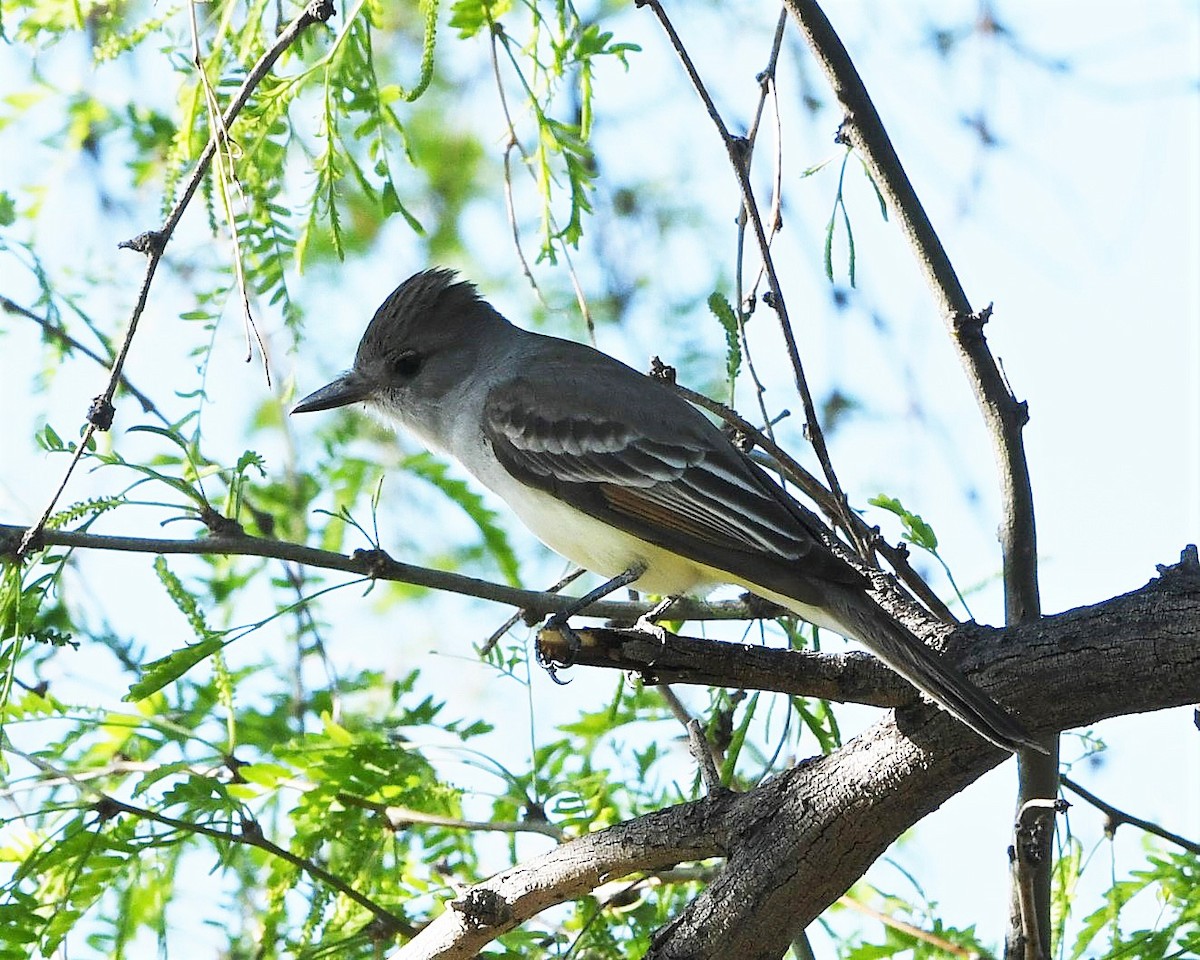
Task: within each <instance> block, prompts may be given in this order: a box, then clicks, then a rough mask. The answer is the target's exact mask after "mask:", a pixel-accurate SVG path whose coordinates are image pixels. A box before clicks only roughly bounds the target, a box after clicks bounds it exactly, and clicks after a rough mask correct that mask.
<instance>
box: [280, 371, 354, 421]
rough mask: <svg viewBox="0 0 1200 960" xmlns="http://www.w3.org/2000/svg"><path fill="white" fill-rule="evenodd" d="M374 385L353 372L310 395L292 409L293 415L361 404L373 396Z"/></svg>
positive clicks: (343, 375)
mask: <svg viewBox="0 0 1200 960" xmlns="http://www.w3.org/2000/svg"><path fill="white" fill-rule="evenodd" d="M373 388H374V385H373V384H372V383H371V381H370V380H368V379H367V378H366V377H364V376H363V375H362V374H361V373H358V372H357V371H355V370H351V371H350V372H349V373H344V374H342V375H341V376H340V377H338V378H337V379H336V380H334V381H333V383H327V384H325V386H323V387H322V388H321V389H320V390H317V391H315V392H313V393H310V394H309V395H308V396H307V397H305V398H304V399H303V400H301V401H300V402H299V403H298V404H296V405H295V406H294V407H292V413H314V412H316V411H317V410H332V409H334V408H335V407H344V406H347V405H348V404H351V403H359V402H360V401H363V400H366V399H367V398H369V397H370V396H371V393H372V391H373Z"/></svg>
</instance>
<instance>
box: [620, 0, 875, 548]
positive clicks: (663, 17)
mask: <svg viewBox="0 0 1200 960" xmlns="http://www.w3.org/2000/svg"><path fill="white" fill-rule="evenodd" d="M635 2H636V3H637V6H639V7H649V8H650V9H651V10H653V11H654V15H655V16H656V17H658V21H659V23H661V24H662V27H663V30H665V31H666V33H667V37H668V38H669V39H670V41H671V46H672V48H673V49H674V50H675V53H676V54H677V55H678V57H679V60H680V63H682V64H683V68H684V70H686V71H687V75H688V77H689V79H690V80H691V82H692V86H693V87H695V89H696V92H697V93H698V94H699V95H700V99H701V100H703V101H704V106H705V109H706V110H707V111H708V115H709V117H710V118H711V119H712V122H713V125H714V126H715V127H716V128H717V133H719V134H720V136H721V142H722V143H723V144H724V146H725V152H726V153H727V154H728V155H729V162H730V164H731V165H732V166H733V170H734V174H735V175H736V176H737V181H738V186H739V188H740V189H741V193H742V203H743V204H744V205H745V208H746V213H747V215H748V216H749V217H750V224H751V226H752V227H753V228H754V238H755V240H756V241H757V242H758V249H759V253H760V254H761V255H762V260H763V266H764V267H765V268H766V271H767V285H768V286H769V287H770V291H771V302H770V304H769V305H770V306H771V308H772V309H773V310H774V311H775V313H776V315H777V316H778V317H779V327H780V330H781V331H782V332H783V340H784V344H785V345H786V347H787V355H788V360H789V362H790V363H791V365H792V374H793V378H794V381H795V384H796V392H797V393H798V394H799V395H800V402H801V405H802V406H803V407H804V421H805V427H806V429H807V435H808V440H809V442H810V443H811V444H812V447H813V451H814V452H815V453H816V455H817V460H818V461H819V462H820V464H821V470H822V472H823V473H824V474H825V481H826V483H827V484H828V485H829V489H830V491H831V492H832V493H833V496H834V498H835V500H836V501H837V503H838V512H837V516H838V518H839V520H840V524H841V526H842V527H843V528H844V529H845V530H846V534H847V536H849V537H850V540H851V542H852V543H855V544H856V545H858V546H859V552H860V554H862V555H863V556H865V555H866V554H865V551H864V550H862V548H861V544H859V541H858V538H857V537H856V536H855V533H854V527H853V524H852V523H851V522H850V520H849V514H850V508H849V505H848V504H847V502H846V495H845V493H844V492H843V491H842V487H841V484H840V483H839V482H838V478H837V474H836V473H835V472H834V469H833V462H832V461H831V460H830V457H829V448H828V447H827V446H826V444H825V435H824V433H823V432H822V430H821V424H820V420H819V418H818V417H817V408H816V404H815V403H814V402H813V397H812V391H811V390H809V387H808V378H807V377H806V376H805V375H804V365H803V364H802V363H801V362H800V351H799V349H798V348H797V346H796V337H795V334H794V333H793V332H792V322H791V320H790V319H789V318H788V312H787V305H786V304H785V302H784V299H783V289H782V287H781V285H780V283H779V276H778V274H777V273H776V272H775V261H774V258H773V257H772V256H771V243H770V240H769V239H768V237H767V231H766V228H765V227H764V226H763V221H762V215H761V214H760V213H759V210H758V202H757V201H756V200H755V199H754V188H753V187H752V185H751V183H750V172H749V170H748V169H747V164H746V162H745V151H744V146H743V143H744V141H743V139H742V138H740V137H735V136H733V135H732V134H731V133H730V132H729V128H728V127H726V126H725V121H724V120H722V119H721V114H720V112H719V111H718V110H717V106H716V104H715V103H713V99H712V97H711V96H710V95H709V93H708V89H707V88H706V87H705V85H704V81H703V80H701V79H700V74H699V73H698V72H697V71H696V66H695V64H694V63H692V58H691V56H690V55H689V54H688V52H687V49H686V48H685V47H684V45H683V41H682V40H681V39H680V38H679V34H678V33H677V32H676V31H675V26H674V24H672V23H671V19H670V17H668V16H667V13H666V11H665V10H664V9H663V7H662V4H661V3H660V2H659V0H635ZM740 308H741V305H740V304H739V309H740Z"/></svg>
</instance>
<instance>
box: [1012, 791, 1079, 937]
mask: <svg viewBox="0 0 1200 960" xmlns="http://www.w3.org/2000/svg"><path fill="white" fill-rule="evenodd" d="M1067 806H1068V805H1067V802H1066V801H1065V800H1047V799H1044V798H1040V797H1039V798H1036V799H1033V800H1029V801H1026V802H1025V803H1024V804H1022V805H1021V810H1020V812H1019V813H1018V814H1017V823H1016V827H1015V829H1014V831H1013V845H1012V846H1011V847H1009V848H1008V858H1009V862H1010V863H1011V864H1012V873H1013V889H1014V890H1015V891H1016V895H1017V900H1018V903H1019V905H1020V913H1021V932H1020V935H1019V949H1020V951H1021V955H1022V956H1023V957H1024V960H1046V957H1048V956H1049V953H1048V951H1046V950H1045V949H1044V948H1043V946H1042V944H1043V943H1044V942H1046V940H1047V939H1048V938H1049V931H1046V930H1044V929H1043V926H1042V925H1043V923H1044V922H1045V919H1044V918H1043V917H1042V915H1041V911H1040V910H1039V909H1038V904H1037V873H1038V871H1039V870H1040V869H1041V867H1042V863H1043V860H1045V859H1046V849H1047V847H1048V843H1047V839H1046V837H1047V834H1048V835H1049V836H1050V837H1053V836H1054V815H1055V814H1056V813H1062V812H1063V811H1064V810H1066V809H1067ZM1014 946H1016V945H1014V944H1010V950H1011V949H1012V948H1013V947H1014Z"/></svg>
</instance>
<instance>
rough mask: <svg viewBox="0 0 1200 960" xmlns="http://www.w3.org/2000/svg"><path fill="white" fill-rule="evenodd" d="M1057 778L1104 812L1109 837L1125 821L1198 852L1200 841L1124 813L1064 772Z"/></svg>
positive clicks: (1199, 850) (1192, 851)
mask: <svg viewBox="0 0 1200 960" xmlns="http://www.w3.org/2000/svg"><path fill="white" fill-rule="evenodd" d="M1058 779H1059V782H1060V783H1062V785H1063V786H1064V787H1066V788H1067V789H1068V790H1070V791H1071V792H1072V793H1074V794H1076V795H1078V796H1080V797H1082V798H1083V799H1084V800H1086V801H1087V802H1088V803H1090V804H1091V805H1092V806H1093V807H1095V808H1096V809H1097V810H1099V811H1100V812H1101V813H1103V814H1104V816H1105V818H1106V820H1105V823H1104V832H1105V834H1106V835H1108V836H1109V837H1112V835H1113V834H1115V833H1116V832H1117V827H1119V826H1121V824H1123V823H1127V824H1129V825H1130V826H1131V827H1137V828H1138V829H1139V830H1145V831H1146V833H1152V834H1154V836H1156V837H1162V839H1164V840H1166V841H1168V842H1169V843H1173V844H1175V845H1176V846H1179V847H1182V848H1183V849H1184V850H1187V851H1188V852H1189V853H1195V854H1200V843H1197V842H1196V841H1194V840H1189V839H1188V838H1187V837H1181V836H1180V835H1179V834H1177V833H1172V832H1171V831H1170V830H1167V829H1165V828H1164V827H1160V826H1159V825H1158V824H1157V823H1154V822H1153V821H1151V820H1143V819H1142V818H1141V817H1135V816H1134V815H1133V814H1131V813H1126V812H1125V811H1124V810H1120V809H1118V808H1117V807H1114V806H1113V805H1112V804H1111V803H1106V802H1105V801H1103V800H1101V799H1100V798H1099V797H1098V796H1096V795H1095V794H1094V793H1092V792H1091V791H1090V790H1087V789H1085V788H1084V787H1081V786H1080V785H1079V784H1077V783H1076V782H1075V781H1074V780H1072V779H1071V778H1070V777H1068V776H1067V775H1066V774H1065V773H1064V774H1062V775H1061V776H1060V777H1059V778H1058Z"/></svg>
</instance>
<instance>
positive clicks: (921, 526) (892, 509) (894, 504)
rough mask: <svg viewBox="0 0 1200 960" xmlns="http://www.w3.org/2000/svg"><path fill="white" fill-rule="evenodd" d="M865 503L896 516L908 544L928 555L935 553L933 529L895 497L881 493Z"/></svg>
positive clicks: (936, 543) (935, 544)
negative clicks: (927, 552) (926, 551)
mask: <svg viewBox="0 0 1200 960" xmlns="http://www.w3.org/2000/svg"><path fill="white" fill-rule="evenodd" d="M867 503H869V504H871V506H873V507H880V508H881V509H883V510H887V511H888V512H889V513H894V514H895V515H896V516H898V517H899V518H900V521H901V523H903V524H904V528H905V533H904V539H905V540H907V541H908V542H909V543H912V544H915V545H916V546H918V547H920V548H921V549H923V550H928V551H929V552H930V553H937V547H938V538H937V534H936V533H934V532H933V527H931V526H930V525H929V524H927V523H926V522H925V521H924V520H923V519H921V517H920V515H919V514H915V513H913V512H911V511H910V510H908V509H906V508H905V506H904V504H902V503H901V502H900V501H899V500H897V499H896V498H895V497H889V496H887V495H886V494H883V493H881V494H880V495H879V496H877V497H872V498H871V499H870V500H868V501H867Z"/></svg>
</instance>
